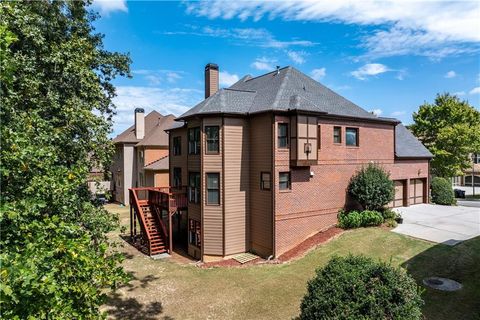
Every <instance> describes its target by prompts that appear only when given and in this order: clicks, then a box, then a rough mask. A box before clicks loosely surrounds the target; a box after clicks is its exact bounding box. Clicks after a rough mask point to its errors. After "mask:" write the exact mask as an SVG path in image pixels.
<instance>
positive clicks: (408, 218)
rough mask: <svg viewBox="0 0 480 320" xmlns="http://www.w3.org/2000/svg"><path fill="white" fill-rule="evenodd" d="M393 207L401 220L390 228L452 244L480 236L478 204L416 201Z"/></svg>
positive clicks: (429, 239)
mask: <svg viewBox="0 0 480 320" xmlns="http://www.w3.org/2000/svg"><path fill="white" fill-rule="evenodd" d="M394 210H395V211H396V212H399V213H400V214H401V215H402V217H403V224H399V225H398V226H397V227H396V228H395V229H393V230H392V231H393V232H397V233H401V234H406V235H409V236H412V237H415V238H420V239H424V240H428V241H432V242H437V243H444V244H447V245H451V246H454V245H456V244H458V243H460V242H462V241H464V240H467V239H471V238H474V237H477V236H480V208H475V207H463V206H439V205H432V204H417V205H413V206H410V207H401V208H395V209H394Z"/></svg>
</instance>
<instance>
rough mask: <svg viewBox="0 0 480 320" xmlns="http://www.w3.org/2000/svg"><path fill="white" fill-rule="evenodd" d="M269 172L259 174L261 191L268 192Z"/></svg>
mask: <svg viewBox="0 0 480 320" xmlns="http://www.w3.org/2000/svg"><path fill="white" fill-rule="evenodd" d="M270 182H271V179H270V172H262V173H260V189H262V190H270Z"/></svg>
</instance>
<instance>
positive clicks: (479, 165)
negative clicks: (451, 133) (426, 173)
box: [452, 153, 480, 187]
mask: <svg viewBox="0 0 480 320" xmlns="http://www.w3.org/2000/svg"><path fill="white" fill-rule="evenodd" d="M469 157H470V159H472V165H471V166H470V168H468V169H466V170H465V171H463V175H462V176H457V177H453V178H452V182H453V185H454V186H467V187H473V185H475V186H476V187H480V153H473V154H470V155H469Z"/></svg>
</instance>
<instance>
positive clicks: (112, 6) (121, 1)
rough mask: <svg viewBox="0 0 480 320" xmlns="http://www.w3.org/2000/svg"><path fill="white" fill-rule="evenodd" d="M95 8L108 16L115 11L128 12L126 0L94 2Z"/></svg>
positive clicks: (96, 0) (97, 0)
mask: <svg viewBox="0 0 480 320" xmlns="http://www.w3.org/2000/svg"><path fill="white" fill-rule="evenodd" d="M93 6H94V7H96V8H98V9H99V10H100V13H102V14H104V15H106V16H108V15H109V14H110V13H111V12H115V11H122V12H128V8H127V1H126V0H94V1H93Z"/></svg>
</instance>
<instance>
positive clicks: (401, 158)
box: [395, 154, 433, 160]
mask: <svg viewBox="0 0 480 320" xmlns="http://www.w3.org/2000/svg"><path fill="white" fill-rule="evenodd" d="M432 158H433V156H421V157H413V156H398V155H396V154H395V159H399V160H431V159H432Z"/></svg>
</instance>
